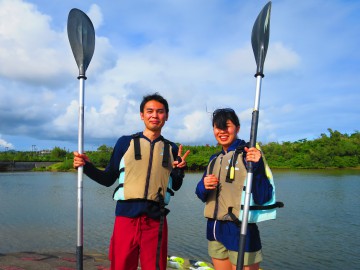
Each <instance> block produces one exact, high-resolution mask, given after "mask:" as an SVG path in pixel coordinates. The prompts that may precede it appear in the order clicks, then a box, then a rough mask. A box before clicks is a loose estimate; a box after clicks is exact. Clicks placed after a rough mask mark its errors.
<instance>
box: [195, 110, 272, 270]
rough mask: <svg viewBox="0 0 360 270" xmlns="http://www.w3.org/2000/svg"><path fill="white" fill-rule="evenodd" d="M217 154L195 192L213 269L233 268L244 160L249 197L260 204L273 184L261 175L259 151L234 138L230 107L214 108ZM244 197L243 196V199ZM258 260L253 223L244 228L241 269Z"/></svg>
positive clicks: (249, 269)
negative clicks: (249, 171) (250, 181)
mask: <svg viewBox="0 0 360 270" xmlns="http://www.w3.org/2000/svg"><path fill="white" fill-rule="evenodd" d="M212 125H213V131H214V136H215V139H216V140H217V142H218V144H219V145H221V147H222V150H221V152H220V153H217V154H214V155H213V156H211V158H210V162H209V165H208V167H207V170H206V171H205V173H204V175H203V177H202V179H201V180H200V182H199V183H198V185H197V187H196V195H197V196H198V197H199V199H200V200H202V201H203V202H205V203H206V204H205V210H204V215H205V217H206V218H207V219H208V221H207V239H208V240H209V242H208V252H209V255H210V257H211V258H212V262H213V265H214V267H215V269H216V270H235V269H236V263H237V255H238V252H237V250H238V248H239V238H240V227H241V222H240V220H239V218H241V217H242V213H240V211H241V197H242V196H244V195H242V193H243V190H245V188H244V182H245V179H246V175H247V170H246V166H247V165H246V163H247V162H253V165H254V174H253V184H252V191H251V192H252V198H253V201H254V202H255V203H256V204H257V205H262V204H264V203H266V202H268V201H269V200H270V199H271V198H272V194H273V187H272V185H271V184H270V182H269V180H268V178H267V177H266V174H265V169H264V163H263V160H262V158H261V152H260V151H259V150H258V149H256V148H255V147H252V148H248V147H246V146H245V145H246V144H245V141H243V140H240V139H238V138H237V134H238V133H239V131H240V122H239V118H238V117H237V115H236V113H235V112H234V110H232V109H230V108H226V109H218V110H216V111H215V112H214V113H213V119H212ZM243 200H244V198H243ZM261 261H262V252H261V241H260V234H259V230H258V227H257V225H256V223H249V224H248V227H247V234H246V243H245V256H244V268H243V269H244V270H258V269H259V264H260V262H261Z"/></svg>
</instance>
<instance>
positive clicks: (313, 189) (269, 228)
mask: <svg viewBox="0 0 360 270" xmlns="http://www.w3.org/2000/svg"><path fill="white" fill-rule="evenodd" d="M200 177H201V174H199V173H188V174H187V175H186V178H185V180H184V184H183V187H182V188H181V190H180V191H178V192H176V194H175V197H173V198H172V201H171V203H170V206H169V208H170V210H171V212H170V214H169V215H168V223H169V254H170V255H176V256H181V257H186V258H190V259H197V260H205V261H210V258H209V257H208V255H207V241H206V238H205V225H206V220H205V218H203V207H204V206H203V204H202V203H201V201H200V200H199V199H197V197H196V195H195V193H194V191H195V186H196V184H197V182H198V181H199V179H200ZM274 177H275V183H276V190H277V200H279V201H283V202H284V203H285V208H283V209H280V210H278V218H277V219H276V220H274V221H267V222H263V223H259V228H260V233H261V238H262V244H263V253H264V262H263V263H262V264H261V266H262V268H263V269H265V270H268V269H317V270H321V269H324V270H325V269H326V270H328V269H360V259H359V250H360V249H359V247H360V244H359V242H360V211H359V209H360V200H359V192H360V172H359V171H356V170H331V171H274ZM76 182H77V174H76V173H50V172H21V173H1V174H0V253H9V252H20V251H37V252H49V251H69V252H74V251H75V248H76V211H77V209H76V208H77V205H76V201H77V198H76V197H77V194H76V186H77V183H76ZM113 189H114V187H111V188H106V187H103V186H100V185H98V184H97V183H95V182H93V181H91V180H89V179H88V178H87V177H84V252H85V253H86V252H101V253H107V247H108V242H109V238H110V235H111V233H112V226H113V220H114V208H115V202H114V201H113V200H112V193H113Z"/></svg>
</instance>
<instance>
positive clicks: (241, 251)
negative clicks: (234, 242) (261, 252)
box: [236, 234, 246, 270]
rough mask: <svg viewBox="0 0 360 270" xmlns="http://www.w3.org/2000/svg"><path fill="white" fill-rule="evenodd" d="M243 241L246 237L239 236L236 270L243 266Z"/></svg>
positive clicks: (240, 269)
mask: <svg viewBox="0 0 360 270" xmlns="http://www.w3.org/2000/svg"><path fill="white" fill-rule="evenodd" d="M245 240H246V235H243V234H240V242H239V252H238V258H237V263H236V270H242V269H243V266H244V254H245Z"/></svg>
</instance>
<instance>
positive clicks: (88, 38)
mask: <svg viewBox="0 0 360 270" xmlns="http://www.w3.org/2000/svg"><path fill="white" fill-rule="evenodd" d="M67 32H68V38H69V42H70V46H71V50H72V52H73V54H74V57H75V61H76V64H77V66H78V68H79V76H78V79H79V82H80V91H79V132H78V152H79V154H83V149H84V91H85V80H86V76H85V72H86V70H87V68H88V66H89V64H90V61H91V58H92V56H93V54H94V50H95V30H94V26H93V24H92V22H91V20H90V19H89V17H88V16H87V15H86V14H85V13H84V12H82V11H81V10H79V9H76V8H73V9H72V10H70V12H69V16H68V21H67ZM82 177H83V167H82V166H81V167H79V168H78V182H77V184H78V186H77V246H76V264H77V265H76V268H77V270H82V269H83V194H82V193H83V179H82Z"/></svg>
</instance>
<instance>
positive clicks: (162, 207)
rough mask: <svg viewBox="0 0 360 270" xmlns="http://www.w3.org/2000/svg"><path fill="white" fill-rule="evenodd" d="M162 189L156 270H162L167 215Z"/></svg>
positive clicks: (159, 191) (159, 195)
mask: <svg viewBox="0 0 360 270" xmlns="http://www.w3.org/2000/svg"><path fill="white" fill-rule="evenodd" d="M161 190H162V189H161V187H160V188H159V190H158V198H159V204H160V224H159V233H158V244H157V248H156V270H160V252H161V244H162V236H163V226H164V219H165V215H166V211H165V201H164V196H163V195H162V194H161Z"/></svg>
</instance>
